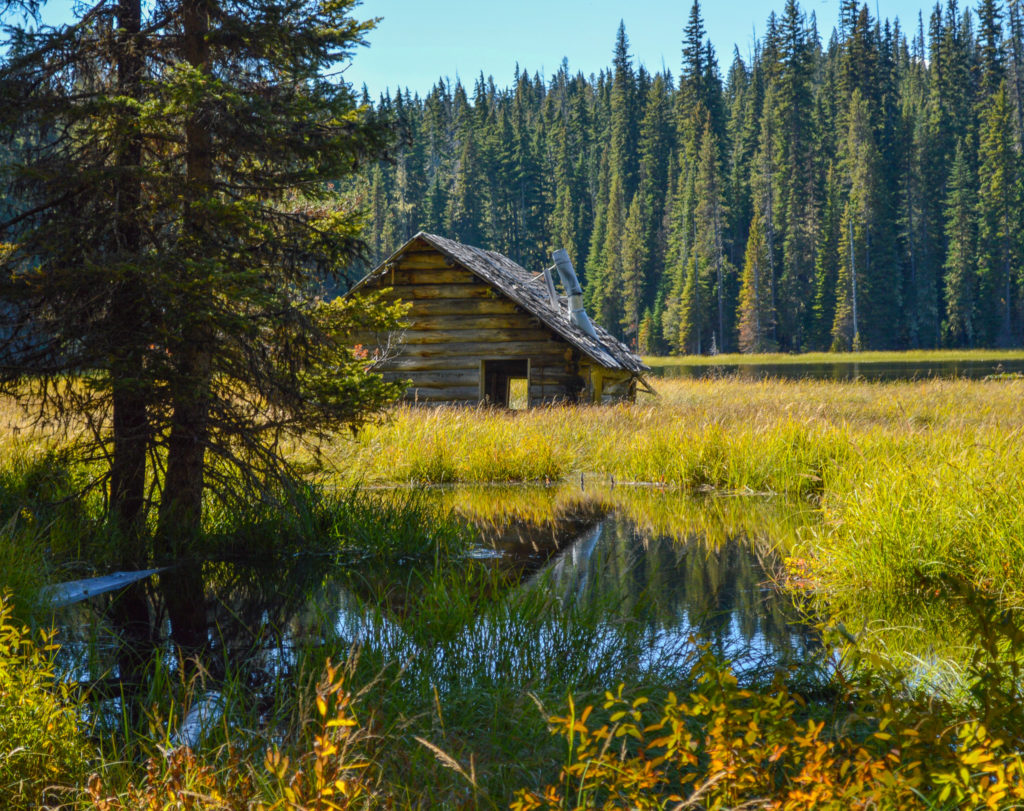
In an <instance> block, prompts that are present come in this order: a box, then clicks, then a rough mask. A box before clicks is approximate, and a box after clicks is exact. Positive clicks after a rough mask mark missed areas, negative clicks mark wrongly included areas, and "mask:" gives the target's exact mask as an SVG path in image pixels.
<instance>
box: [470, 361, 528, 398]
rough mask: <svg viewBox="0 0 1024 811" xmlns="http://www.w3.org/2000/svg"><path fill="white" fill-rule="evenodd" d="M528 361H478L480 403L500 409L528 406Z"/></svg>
mask: <svg viewBox="0 0 1024 811" xmlns="http://www.w3.org/2000/svg"><path fill="white" fill-rule="evenodd" d="M529 381H530V361H529V359H528V358H521V359H515V360H507V359H502V360H482V361H480V382H481V386H482V391H481V392H480V401H481V402H483V403H487V404H488V405H493V406H500V407H501V408H512V409H516V408H526V407H527V406H529V404H530V383H529Z"/></svg>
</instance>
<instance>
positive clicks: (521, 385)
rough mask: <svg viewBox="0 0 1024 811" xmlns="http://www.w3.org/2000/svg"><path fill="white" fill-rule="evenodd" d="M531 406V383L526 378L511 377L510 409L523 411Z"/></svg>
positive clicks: (509, 383)
mask: <svg viewBox="0 0 1024 811" xmlns="http://www.w3.org/2000/svg"><path fill="white" fill-rule="evenodd" d="M529 406H530V381H529V379H528V378H525V377H510V378H509V380H508V407H509V408H511V409H512V410H513V411H522V410H523V409H524V408H529Z"/></svg>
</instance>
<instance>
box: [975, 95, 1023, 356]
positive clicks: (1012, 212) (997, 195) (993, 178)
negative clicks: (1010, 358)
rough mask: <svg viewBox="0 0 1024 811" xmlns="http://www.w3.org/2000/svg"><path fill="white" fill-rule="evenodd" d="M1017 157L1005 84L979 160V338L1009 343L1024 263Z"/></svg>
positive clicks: (1014, 334) (992, 104)
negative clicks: (1021, 269)
mask: <svg viewBox="0 0 1024 811" xmlns="http://www.w3.org/2000/svg"><path fill="white" fill-rule="evenodd" d="M1019 162H1020V157H1019V155H1018V154H1017V151H1016V149H1015V147H1014V139H1013V126H1012V120H1011V112H1010V105H1009V100H1008V98H1007V92H1006V83H1005V82H1003V84H1001V85H1000V86H999V89H998V90H997V91H996V93H995V94H994V95H993V97H992V98H991V99H990V101H989V107H988V110H987V111H986V113H985V118H984V121H983V122H982V128H981V143H980V145H979V165H978V180H979V192H978V304H979V322H978V323H977V325H976V328H977V331H978V338H979V340H980V341H981V342H982V343H983V344H985V345H988V346H993V345H998V346H1008V345H1010V344H1013V343H1017V342H1019V340H1020V329H1019V312H1018V307H1019V299H1020V292H1019V274H1020V268H1022V267H1024V250H1022V249H1024V243H1022V240H1024V224H1022V222H1021V212H1022V210H1024V209H1022V199H1021V179H1020V173H1019V171H1018V167H1019Z"/></svg>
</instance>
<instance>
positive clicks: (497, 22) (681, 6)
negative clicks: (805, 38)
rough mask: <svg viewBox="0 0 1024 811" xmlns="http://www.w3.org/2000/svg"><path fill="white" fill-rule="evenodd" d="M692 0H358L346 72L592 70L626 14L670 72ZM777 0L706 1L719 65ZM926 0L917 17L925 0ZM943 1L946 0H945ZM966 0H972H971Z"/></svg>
mask: <svg viewBox="0 0 1024 811" xmlns="http://www.w3.org/2000/svg"><path fill="white" fill-rule="evenodd" d="M691 2H692V0H675V2H667V1H666V0H629V2H622V0H517V1H516V2H494V1H493V0H491V1H490V2H489V1H488V0H433V2H425V1H424V0H364V2H363V5H362V6H361V7H360V8H359V9H358V13H359V14H360V15H362V16H364V17H382V18H383V19H382V20H381V22H380V24H379V26H378V27H377V29H376V31H374V32H372V33H371V34H370V38H369V39H370V47H369V48H365V49H361V50H360V51H359V52H358V53H357V54H356V58H355V60H354V62H353V63H352V64H351V65H350V66H349V68H348V70H347V72H346V76H347V78H348V79H349V80H350V81H351V82H352V83H353V84H354V85H355V86H356V87H357V88H358V87H360V86H361V85H362V84H363V83H364V82H365V83H366V85H367V86H368V87H369V89H370V93H371V94H372V95H373V97H374V98H376V97H377V95H378V94H379V93H380V92H381V91H382V90H384V88H385V87H390V88H392V89H394V88H395V87H396V86H399V85H400V86H402V87H406V86H407V87H409V88H410V89H412V90H413V91H414V92H418V93H420V94H423V93H425V92H426V91H427V90H429V89H430V87H431V86H432V85H433V84H434V82H436V81H437V79H438V78H439V77H441V76H446V77H449V78H453V79H454V78H455V76H459V77H461V78H462V80H463V82H464V83H465V84H467V85H469V86H470V87H471V86H472V84H473V81H474V80H475V78H476V76H477V75H478V74H479V73H480V71H481V70H482V71H483V73H484V75H485V76H488V75H493V76H494V78H495V81H496V82H497V84H498V86H499V87H504V86H506V85H508V84H510V83H511V81H512V76H513V72H514V70H515V65H516V63H517V62H518V63H519V65H520V67H521V68H524V69H526V70H529V71H530V73H531V74H532V73H533V72H535V71H541V74H542V75H543V76H544V77H545V78H548V77H549V76H550V75H551V73H553V72H554V71H555V70H557V68H558V65H559V63H560V62H561V61H562V58H563V57H566V58H567V59H568V60H569V66H570V68H571V69H572V70H573V71H574V72H575V71H577V70H582V71H583V72H584V73H585V74H590V73H596V72H597V71H599V70H601V68H604V67H607V66H608V65H609V64H610V63H611V56H612V47H613V45H614V42H615V32H616V30H617V29H618V25H619V20H620V19H622V20H624V21H625V23H626V33H627V34H628V36H629V40H630V47H631V51H632V54H633V57H634V64H639V63H641V62H642V63H643V64H645V65H646V66H647V68H648V69H649V70H651V71H658V70H661V68H662V66H663V65H664V66H665V67H667V68H669V69H670V70H671V71H672V73H673V74H674V75H675V74H678V72H679V62H680V48H681V41H682V30H683V26H684V25H685V23H686V19H687V17H688V15H689V11H690V5H691ZM784 2H785V0H733V1H732V2H723V1H721V0H720V2H711V1H709V2H704V3H702V9H703V12H704V21H705V26H706V28H707V30H708V35H709V36H710V37H711V41H712V43H713V44H714V46H715V49H716V50H717V52H718V58H719V65H720V67H721V69H722V72H723V74H724V73H725V71H726V70H728V67H729V63H730V62H731V61H732V53H733V44H736V45H738V46H739V49H740V54H741V55H742V56H743V57H744V58H747V56H748V54H749V53H750V51H751V49H752V47H753V37H754V33H755V31H756V33H757V35H758V36H761V35H762V34H763V32H764V28H765V20H766V19H767V18H768V14H769V12H771V11H772V10H775V12H776V13H781V11H782V8H783V5H784ZM933 2H934V0H932V2H931V3H930V4H929V5H926V6H924V8H925V22H926V23H927V16H928V13H929V12H930V8H931V5H932V4H933ZM47 5H48V6H49V7H50V11H49V12H48V13H49V15H52V18H53V19H59V18H60V16H62V15H66V14H67V9H68V8H69V7H70V6H71V0H50V2H49V3H48V4H47ZM943 5H945V0H943ZM970 5H971V6H972V7H973V6H974V2H973V1H972V2H970ZM801 6H802V7H803V9H804V11H805V12H806V13H807V14H810V13H811V12H812V11H813V12H815V13H816V15H817V18H818V29H819V31H820V32H821V35H822V38H823V39H827V38H828V36H829V34H830V33H831V32H832V29H833V28H834V27H835V24H836V20H837V18H838V13H839V0H804V2H802V3H801ZM870 7H871V11H872V14H875V13H876V9H877V12H878V14H880V15H881V17H882V18H883V19H884V18H886V17H888V18H890V19H893V18H895V17H899V19H900V22H901V24H902V25H903V27H904V29H905V30H916V27H917V16H918V11H919V10H920V9H921V8H922V0H870Z"/></svg>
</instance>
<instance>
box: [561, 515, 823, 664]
mask: <svg viewBox="0 0 1024 811" xmlns="http://www.w3.org/2000/svg"><path fill="white" fill-rule="evenodd" d="M585 542H586V540H585V539H584V540H581V541H580V543H585ZM763 554H770V553H765V552H763V551H762V552H759V551H758V549H757V548H756V547H755V545H754V544H753V543H751V541H750V540H749V539H748V538H747V536H746V535H745V534H742V533H740V534H738V535H735V536H733V537H731V538H728V539H727V540H725V541H724V542H722V541H721V540H720V541H719V542H717V543H708V541H707V538H706V537H705V536H703V535H700V534H697V533H694V534H691V535H690V536H688V537H686V538H685V539H681V540H677V539H673V538H669V537H666V536H650V535H648V534H647V533H645V532H643V531H641V530H638V529H637V527H636V525H635V524H634V523H633V522H632V521H630V520H628V519H625V518H622V517H613V518H609V519H607V520H605V521H603V522H602V523H601V526H600V538H599V539H598V540H597V542H596V543H594V547H593V551H592V552H591V553H590V554H589V556H587V559H586V561H584V562H579V561H577V562H576V563H575V564H572V563H569V561H570V560H571V557H570V556H569V555H568V553H564V554H563V556H562V557H561V558H559V561H558V562H557V563H556V564H555V575H556V582H557V584H558V588H561V589H562V590H563V593H573V594H574V595H576V597H577V598H581V599H592V600H602V601H605V602H606V603H607V604H609V605H611V606H616V607H617V610H618V611H619V612H621V613H622V614H623V615H627V616H635V617H642V618H644V620H645V621H647V622H648V623H650V624H651V625H652V626H653V627H656V628H658V629H660V630H663V631H667V632H669V633H670V634H674V635H687V634H693V635H694V636H696V637H697V638H698V639H699V640H701V641H703V642H706V643H707V644H708V645H709V646H710V647H711V649H712V650H713V651H715V652H716V653H719V654H721V655H722V656H728V657H730V658H732V657H734V656H735V655H736V654H737V652H743V651H745V652H747V653H748V654H754V655H758V656H759V655H762V654H763V655H767V656H770V657H772V658H776V657H778V656H779V655H782V654H793V655H796V656H800V655H801V654H802V653H803V652H805V650H806V649H807V648H808V647H809V646H814V645H815V644H816V642H815V637H814V634H813V633H811V632H810V631H809V630H808V629H807V627H806V625H805V624H803V623H802V622H800V617H799V616H798V615H797V612H796V611H795V609H794V607H793V605H792V601H791V599H790V598H789V596H788V595H786V594H784V593H781V592H780V591H778V590H777V589H776V588H774V587H773V585H772V584H771V583H770V581H769V577H768V575H767V573H766V571H765V568H764V566H763V564H762V560H761V555H763ZM567 564H568V565H567Z"/></svg>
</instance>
